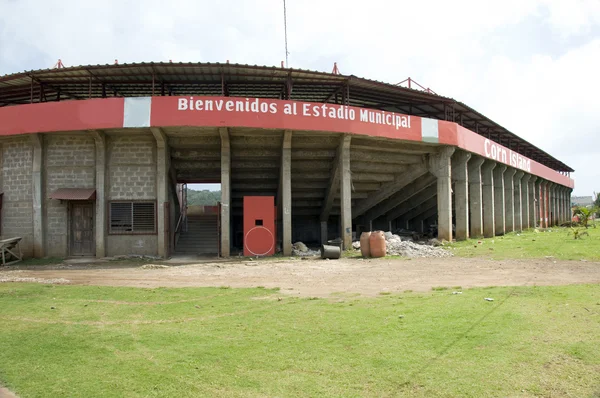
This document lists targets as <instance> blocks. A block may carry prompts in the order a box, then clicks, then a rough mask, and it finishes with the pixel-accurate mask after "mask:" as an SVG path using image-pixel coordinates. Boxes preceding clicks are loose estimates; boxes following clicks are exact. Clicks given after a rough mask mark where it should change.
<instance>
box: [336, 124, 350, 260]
mask: <svg viewBox="0 0 600 398" xmlns="http://www.w3.org/2000/svg"><path fill="white" fill-rule="evenodd" d="M346 137H349V136H346ZM338 169H339V172H340V210H341V213H340V234H341V238H342V242H343V245H344V246H343V248H344V250H349V249H351V248H352V176H351V174H350V139H345V140H344V141H343V144H342V148H341V151H340V158H339V165H338Z"/></svg>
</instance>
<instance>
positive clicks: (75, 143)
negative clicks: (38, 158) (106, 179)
mask: <svg viewBox="0 0 600 398" xmlns="http://www.w3.org/2000/svg"><path fill="white" fill-rule="evenodd" d="M95 158H96V150H95V145H94V140H93V138H92V137H91V136H90V135H89V134H84V133H79V134H76V135H46V136H44V171H45V178H44V180H45V192H44V198H45V211H46V223H45V224H46V225H45V235H46V239H45V240H46V242H45V243H46V255H47V256H52V257H65V256H68V255H69V245H68V231H69V225H68V223H69V220H68V203H67V202H62V203H61V201H59V200H52V199H48V197H49V195H50V194H51V193H52V192H54V191H55V190H57V189H59V188H94V187H95V184H96V181H95V180H96V166H95V165H96V159H95Z"/></svg>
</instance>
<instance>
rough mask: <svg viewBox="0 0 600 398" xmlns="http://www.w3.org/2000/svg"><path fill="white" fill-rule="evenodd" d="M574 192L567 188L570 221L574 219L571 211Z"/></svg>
mask: <svg viewBox="0 0 600 398" xmlns="http://www.w3.org/2000/svg"><path fill="white" fill-rule="evenodd" d="M572 193H573V190H572V189H571V188H567V211H568V214H569V221H571V220H572V219H573V211H572V210H571V194H572Z"/></svg>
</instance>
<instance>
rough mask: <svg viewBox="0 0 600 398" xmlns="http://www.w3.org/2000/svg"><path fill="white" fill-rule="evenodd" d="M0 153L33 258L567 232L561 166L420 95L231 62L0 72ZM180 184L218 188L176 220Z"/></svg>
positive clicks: (182, 207) (7, 214)
mask: <svg viewBox="0 0 600 398" xmlns="http://www.w3.org/2000/svg"><path fill="white" fill-rule="evenodd" d="M0 148H1V150H0V157H1V160H0V167H1V169H0V193H1V195H0V197H1V200H2V201H1V216H0V217H1V220H0V221H1V228H2V231H1V234H2V238H4V239H7V238H13V237H20V238H22V240H21V248H22V250H23V252H24V254H25V255H26V256H33V257H44V256H61V257H63V256H96V257H104V256H114V255H129V254H139V255H157V256H165V257H166V256H170V255H172V254H173V253H178V252H186V251H187V252H192V253H203V254H208V255H221V256H230V255H231V254H233V253H238V252H241V251H242V250H244V252H246V253H247V252H249V253H250V254H257V255H260V254H269V253H272V252H273V251H274V250H275V249H276V248H277V247H278V246H279V247H281V250H282V251H283V253H284V254H285V255H289V254H290V253H291V246H292V242H294V241H297V240H301V241H303V242H307V243H310V242H314V243H319V242H324V241H326V240H329V239H333V238H337V237H340V238H341V239H342V241H343V245H344V247H346V248H348V247H349V246H350V244H351V240H352V238H353V234H355V236H356V235H359V234H360V233H361V232H362V231H365V230H375V229H383V230H390V229H391V230H396V229H400V228H403V229H408V230H416V231H425V230H426V229H427V228H428V227H429V225H432V224H433V225H436V226H437V231H438V232H437V233H438V236H439V238H440V239H445V240H451V239H453V238H454V239H457V240H461V239H466V238H468V237H481V236H486V237H492V236H495V235H503V234H505V233H507V232H510V231H519V230H522V229H525V228H529V227H533V226H542V227H546V226H550V225H555V224H557V223H561V222H563V221H567V220H569V219H570V204H571V199H570V197H571V192H572V189H573V180H572V179H571V178H570V173H571V172H572V171H573V170H572V169H571V168H570V167H569V166H567V165H565V164H564V163H562V162H561V161H560V160H558V159H556V158H554V157H552V156H551V155H549V154H547V153H546V152H544V151H543V150H541V149H539V148H537V147H535V146H534V145H532V144H530V143H528V142H527V141H525V140H523V139H522V138H520V137H519V136H517V135H515V134H514V133H512V132H510V131H508V130H506V129H505V128H503V127H502V126H500V125H499V124H497V123H495V122H494V121H492V120H490V119H488V118H486V117H485V116H483V115H482V114H480V113H478V112H477V111H475V110H474V109H472V108H470V107H469V106H467V105H465V104H463V103H461V102H459V101H456V100H454V99H451V98H446V97H442V96H439V95H436V94H435V93H433V92H431V91H430V90H425V91H422V90H415V89H412V88H407V87H401V86H398V85H392V84H386V83H381V82H377V81H372V80H367V79H363V78H357V77H355V76H345V75H341V74H330V73H321V72H312V71H305V70H297V69H286V68H275V67H260V66H249V65H234V64H229V63H226V64H210V63H141V64H122V65H98V66H79V67H69V68H57V69H48V70H38V71H29V72H23V73H16V74H12V75H6V76H1V77H0ZM187 183H220V184H221V192H222V194H221V195H222V197H221V203H220V204H219V206H218V207H216V208H214V209H212V210H211V208H205V209H204V211H203V212H202V213H196V214H194V215H192V214H189V215H188V212H187V205H186V195H185V184H187ZM248 242H252V245H253V246H252V247H249V246H248V244H247V243H248ZM184 243H185V244H184Z"/></svg>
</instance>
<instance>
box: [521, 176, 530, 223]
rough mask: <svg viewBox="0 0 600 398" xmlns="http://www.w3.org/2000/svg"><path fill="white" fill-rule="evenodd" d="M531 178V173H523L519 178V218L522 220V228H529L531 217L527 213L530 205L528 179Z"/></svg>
mask: <svg viewBox="0 0 600 398" xmlns="http://www.w3.org/2000/svg"><path fill="white" fill-rule="evenodd" d="M530 180H531V174H527V173H525V174H524V175H523V178H522V179H521V219H522V221H523V225H522V226H521V227H522V228H523V229H529V228H531V224H530V221H531V217H530V215H529V212H530V206H529V192H530V186H529V181H530Z"/></svg>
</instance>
